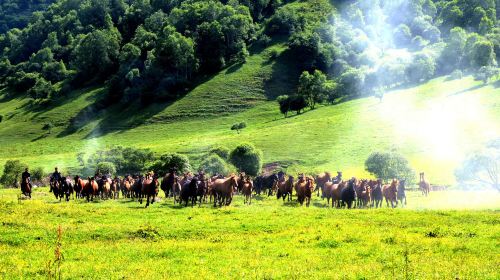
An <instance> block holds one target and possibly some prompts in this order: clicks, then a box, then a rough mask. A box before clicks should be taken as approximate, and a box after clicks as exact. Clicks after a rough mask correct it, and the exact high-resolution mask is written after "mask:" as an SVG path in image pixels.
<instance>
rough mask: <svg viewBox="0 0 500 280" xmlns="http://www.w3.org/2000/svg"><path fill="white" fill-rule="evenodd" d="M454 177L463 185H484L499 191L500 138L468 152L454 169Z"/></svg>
mask: <svg viewBox="0 0 500 280" xmlns="http://www.w3.org/2000/svg"><path fill="white" fill-rule="evenodd" d="M455 177H456V179H457V181H458V182H459V183H460V184H461V185H464V186H483V187H484V186H486V187H491V188H493V189H495V190H497V191H500V140H495V141H492V142H490V143H488V144H487V145H486V147H485V148H483V149H482V150H481V151H478V152H475V153H472V154H470V155H469V156H468V157H467V158H466V159H465V160H464V162H463V163H462V165H461V166H460V167H459V168H457V170H455Z"/></svg>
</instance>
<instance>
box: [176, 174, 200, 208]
mask: <svg viewBox="0 0 500 280" xmlns="http://www.w3.org/2000/svg"><path fill="white" fill-rule="evenodd" d="M197 192H198V178H197V177H193V178H192V179H191V180H190V181H186V182H185V183H184V185H183V186H182V188H181V198H180V201H181V202H182V201H184V202H185V203H186V204H185V205H184V206H185V207H186V206H187V205H188V202H189V201H190V200H191V207H193V206H194V204H195V203H196V198H197V196H196V194H197Z"/></svg>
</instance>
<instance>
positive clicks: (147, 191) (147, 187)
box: [139, 175, 160, 208]
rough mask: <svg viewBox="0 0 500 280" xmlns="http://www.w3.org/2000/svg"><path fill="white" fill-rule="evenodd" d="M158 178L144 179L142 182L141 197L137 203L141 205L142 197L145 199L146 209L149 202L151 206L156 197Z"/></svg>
mask: <svg viewBox="0 0 500 280" xmlns="http://www.w3.org/2000/svg"><path fill="white" fill-rule="evenodd" d="M159 185H160V183H159V182H158V176H156V175H154V176H153V177H152V178H151V177H149V176H148V177H146V178H144V180H142V187H141V195H140V196H139V202H140V203H141V204H142V199H143V197H146V208H147V207H148V206H149V201H150V200H151V204H153V203H154V202H155V198H156V196H157V195H158V186H159Z"/></svg>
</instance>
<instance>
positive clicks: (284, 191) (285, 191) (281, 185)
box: [277, 176, 293, 201]
mask: <svg viewBox="0 0 500 280" xmlns="http://www.w3.org/2000/svg"><path fill="white" fill-rule="evenodd" d="M292 194H293V176H288V179H287V180H286V181H285V180H281V181H279V182H278V194H277V198H278V199H280V197H283V201H285V199H286V198H287V197H288V201H292Z"/></svg>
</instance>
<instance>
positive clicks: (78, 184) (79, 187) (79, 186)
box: [74, 175, 87, 198]
mask: <svg viewBox="0 0 500 280" xmlns="http://www.w3.org/2000/svg"><path fill="white" fill-rule="evenodd" d="M86 184H87V181H86V180H83V179H82V178H80V176H78V175H77V176H75V187H74V189H75V197H76V198H82V197H83V195H82V191H83V188H84V187H85V185H86Z"/></svg>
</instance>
